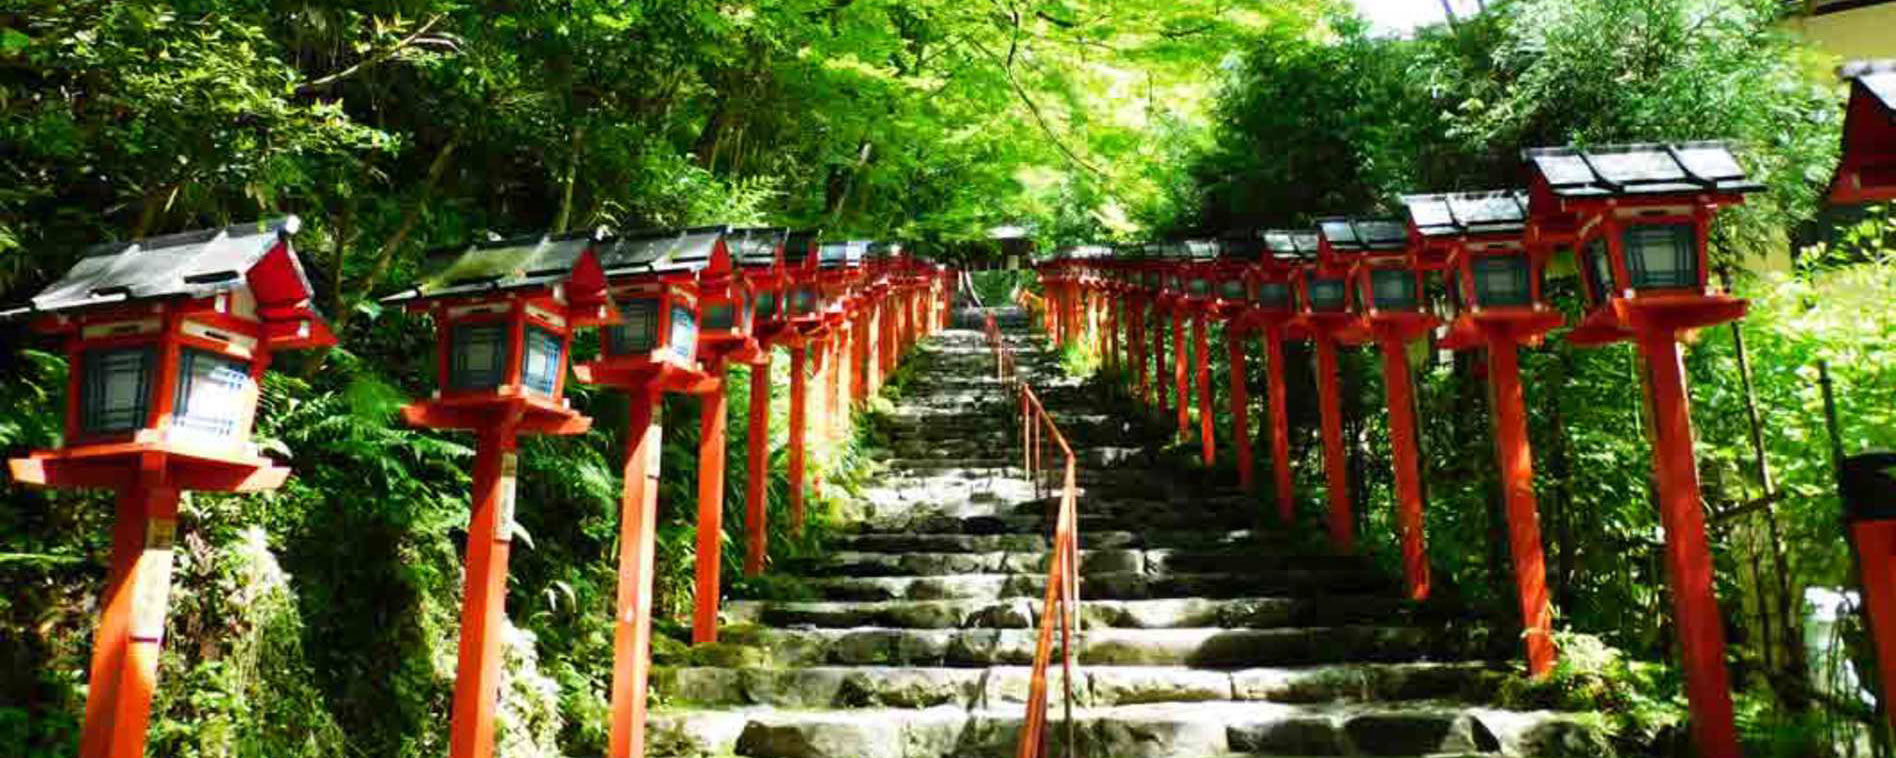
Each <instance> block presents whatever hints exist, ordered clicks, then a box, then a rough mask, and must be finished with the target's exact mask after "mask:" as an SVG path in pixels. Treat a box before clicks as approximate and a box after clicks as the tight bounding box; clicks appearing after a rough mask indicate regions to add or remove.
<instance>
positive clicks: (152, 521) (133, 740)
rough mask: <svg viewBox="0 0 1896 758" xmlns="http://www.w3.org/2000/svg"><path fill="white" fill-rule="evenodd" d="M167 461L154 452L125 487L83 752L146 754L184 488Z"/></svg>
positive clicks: (84, 756)
mask: <svg viewBox="0 0 1896 758" xmlns="http://www.w3.org/2000/svg"><path fill="white" fill-rule="evenodd" d="M162 459H163V456H147V458H146V460H147V462H148V464H149V465H147V466H146V467H145V470H144V471H143V472H142V475H140V476H137V477H135V479H134V481H133V482H132V484H131V485H130V486H128V487H126V488H124V489H121V490H120V491H119V495H118V509H117V510H118V513H117V521H116V522H115V523H114V525H113V528H112V565H111V568H110V569H109V570H108V572H107V574H106V585H105V594H104V595H103V596H102V603H103V605H104V611H103V612H102V613H101V614H100V617H99V629H98V631H97V632H96V633H95V634H94V636H93V644H92V670H91V678H90V679H89V680H87V684H88V687H87V692H86V723H85V731H84V732H83V733H82V734H81V736H80V741H79V756H80V758H136V757H137V756H143V755H144V754H145V739H146V734H147V732H148V731H149V728H150V725H151V696H152V692H153V691H154V690H155V689H156V688H157V685H158V653H159V648H160V646H161V645H162V644H163V642H164V640H163V636H164V619H165V613H166V609H167V606H168V605H169V604H170V591H171V545H170V542H169V540H170V538H171V536H175V530H176V528H177V522H178V489H177V488H176V487H175V486H172V485H171V483H169V482H167V481H165V476H164V472H163V468H162V466H163V463H162ZM152 466H157V468H156V469H154V468H152ZM154 527H155V528H156V529H157V530H158V533H157V534H154ZM154 537H156V539H154Z"/></svg>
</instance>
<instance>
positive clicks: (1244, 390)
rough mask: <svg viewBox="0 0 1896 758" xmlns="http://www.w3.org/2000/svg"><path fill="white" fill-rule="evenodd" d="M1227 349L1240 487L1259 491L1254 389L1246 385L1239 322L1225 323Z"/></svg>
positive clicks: (1233, 441) (1232, 429)
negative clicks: (1253, 458) (1253, 422)
mask: <svg viewBox="0 0 1896 758" xmlns="http://www.w3.org/2000/svg"><path fill="white" fill-rule="evenodd" d="M1225 352H1226V354H1227V355H1228V356H1229V358H1228V360H1229V361H1230V362H1231V444H1232V446H1233V447H1234V449H1235V450H1236V451H1237V453H1238V486H1239V487H1242V488H1243V489H1244V491H1245V492H1256V491H1257V477H1256V474H1255V472H1254V471H1253V470H1252V464H1251V388H1250V387H1247V386H1245V383H1246V382H1247V381H1249V379H1248V378H1247V377H1246V376H1245V365H1244V363H1245V360H1244V334H1243V332H1242V331H1241V330H1239V329H1238V327H1237V325H1236V324H1226V325H1225Z"/></svg>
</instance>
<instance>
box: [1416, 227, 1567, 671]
mask: <svg viewBox="0 0 1896 758" xmlns="http://www.w3.org/2000/svg"><path fill="white" fill-rule="evenodd" d="M1403 203H1404V204H1405V205H1407V206H1408V208H1409V229H1410V236H1411V238H1412V241H1411V245H1410V248H1411V250H1412V251H1413V252H1415V253H1416V254H1417V256H1418V258H1426V259H1429V260H1436V261H1440V262H1441V267H1442V269H1443V270H1445V271H1447V272H1448V274H1449V281H1448V287H1449V292H1450V296H1449V300H1450V302H1451V303H1453V304H1454V308H1455V320H1454V323H1453V324H1452V325H1451V326H1450V327H1449V336H1448V338H1447V339H1444V340H1443V341H1442V344H1443V345H1444V346H1447V347H1450V348H1452V349H1456V350H1464V349H1468V348H1473V347H1486V348H1487V357H1488V382H1489V384H1490V386H1491V387H1492V388H1493V408H1494V443H1495V454H1496V458H1497V461H1498V462H1499V464H1500V470H1501V478H1502V494H1503V497H1504V499H1505V500H1506V504H1507V520H1508V546H1509V551H1510V553H1511V554H1512V557H1513V561H1514V572H1513V573H1514V581H1515V590H1516V595H1517V598H1518V600H1519V602H1520V607H1521V618H1523V619H1524V620H1525V622H1524V625H1523V626H1524V628H1525V634H1524V635H1523V637H1524V641H1525V643H1526V646H1527V668H1528V672H1529V673H1530V674H1532V675H1534V676H1545V675H1546V674H1547V673H1548V672H1550V671H1552V670H1553V664H1554V659H1555V654H1556V651H1555V649H1554V643H1553V611H1552V608H1551V606H1550V605H1549V602H1548V596H1547V572H1546V570H1545V569H1544V568H1543V567H1544V566H1545V563H1546V561H1545V558H1544V556H1543V553H1542V550H1541V536H1540V514H1539V510H1538V507H1537V505H1536V503H1535V500H1534V469H1533V466H1534V459H1533V455H1532V453H1531V451H1530V450H1529V448H1528V438H1527V407H1526V401H1525V395H1524V393H1523V391H1522V388H1521V378H1520V365H1519V357H1518V351H1519V345H1520V344H1521V343H1523V342H1526V343H1529V344H1536V343H1538V342H1539V341H1540V339H1541V335H1543V334H1545V333H1546V332H1547V331H1548V330H1551V329H1553V328H1555V327H1557V326H1559V325H1560V323H1561V316H1560V313H1559V312H1558V311H1556V310H1554V309H1553V308H1551V307H1549V306H1548V304H1547V302H1546V300H1545V293H1544V291H1543V288H1542V284H1541V281H1542V278H1543V273H1544V270H1545V268H1546V265H1547V257H1548V251H1547V249H1546V248H1545V247H1542V246H1532V247H1530V246H1528V245H1527V243H1526V240H1525V238H1524V235H1525V232H1526V224H1527V204H1528V201H1527V195H1526V193H1524V192H1520V191H1506V192H1480V193H1461V194H1449V195H1412V196H1409V197H1405V198H1403Z"/></svg>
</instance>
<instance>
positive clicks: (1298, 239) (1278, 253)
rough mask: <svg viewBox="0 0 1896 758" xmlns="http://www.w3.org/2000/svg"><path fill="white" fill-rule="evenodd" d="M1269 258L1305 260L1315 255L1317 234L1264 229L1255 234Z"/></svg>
mask: <svg viewBox="0 0 1896 758" xmlns="http://www.w3.org/2000/svg"><path fill="white" fill-rule="evenodd" d="M1257 235H1258V237H1259V238H1261V239H1263V240H1264V249H1266V250H1269V251H1270V253H1271V257H1273V258H1276V259H1278V260H1283V261H1291V260H1305V259H1308V258H1311V257H1313V256H1315V255H1316V254H1317V233H1316V232H1311V231H1301V230H1291V229H1266V230H1264V231H1261V232H1258V233H1257Z"/></svg>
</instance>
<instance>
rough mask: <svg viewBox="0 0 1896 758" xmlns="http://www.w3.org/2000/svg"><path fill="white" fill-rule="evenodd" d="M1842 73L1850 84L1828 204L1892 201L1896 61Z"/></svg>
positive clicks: (1861, 65) (1895, 183) (1895, 178)
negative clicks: (1841, 141)
mask: <svg viewBox="0 0 1896 758" xmlns="http://www.w3.org/2000/svg"><path fill="white" fill-rule="evenodd" d="M1841 73H1842V74H1843V78H1844V79H1845V80H1846V81H1848V82H1850V105H1849V107H1848V109H1846V110H1845V112H1844V113H1845V115H1844V119H1843V156H1842V160H1841V161H1839V162H1838V165H1837V175H1836V177H1835V178H1833V179H1831V180H1830V202H1831V203H1834V204H1838V205H1857V204H1861V203H1874V202H1886V201H1890V200H1896V61H1862V62H1856V63H1851V64H1849V65H1847V66H1844V67H1843V70H1842V72H1841Z"/></svg>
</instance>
